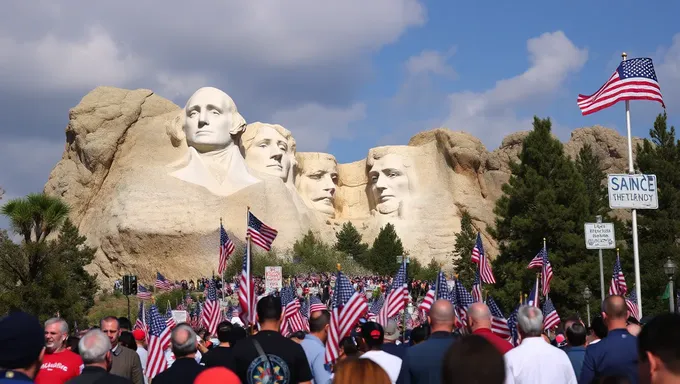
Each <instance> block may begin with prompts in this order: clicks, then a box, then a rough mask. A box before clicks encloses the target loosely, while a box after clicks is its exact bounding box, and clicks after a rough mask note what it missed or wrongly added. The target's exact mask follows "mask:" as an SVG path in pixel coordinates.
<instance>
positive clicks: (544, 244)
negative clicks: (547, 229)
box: [539, 237, 549, 300]
mask: <svg viewBox="0 0 680 384" xmlns="http://www.w3.org/2000/svg"><path fill="white" fill-rule="evenodd" d="M543 252H545V254H546V255H547V254H548V246H547V245H546V241H545V237H544V238H543ZM546 259H547V256H546ZM544 268H545V266H544ZM539 275H540V274H539ZM543 289H545V287H543ZM548 293H549V292H546V294H545V298H546V300H547V299H548Z"/></svg>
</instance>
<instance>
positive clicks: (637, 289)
mask: <svg viewBox="0 0 680 384" xmlns="http://www.w3.org/2000/svg"><path fill="white" fill-rule="evenodd" d="M621 58H622V59H623V61H626V59H627V58H628V54H627V53H626V52H623V53H622V54H621ZM626 129H627V130H628V171H629V172H628V173H630V174H631V175H632V174H634V173H635V166H634V164H633V135H632V133H631V128H630V101H629V100H626ZM631 216H632V217H631V222H632V224H633V264H634V266H635V294H636V295H637V305H638V316H639V317H640V318H642V283H641V282H640V251H639V249H638V228H637V210H636V209H633V210H632V212H631Z"/></svg>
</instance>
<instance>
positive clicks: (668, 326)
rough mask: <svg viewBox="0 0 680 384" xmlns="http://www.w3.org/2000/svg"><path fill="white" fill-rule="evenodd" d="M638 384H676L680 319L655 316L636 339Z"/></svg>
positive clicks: (679, 371)
mask: <svg viewBox="0 0 680 384" xmlns="http://www.w3.org/2000/svg"><path fill="white" fill-rule="evenodd" d="M637 352H638V359H639V379H640V383H643V384H647V383H651V384H665V383H680V315H678V314H676V313H667V314H663V315H659V316H656V317H655V318H653V319H652V320H650V321H649V323H647V324H646V325H645V326H644V327H643V328H642V330H641V331H640V334H639V335H638V350H637Z"/></svg>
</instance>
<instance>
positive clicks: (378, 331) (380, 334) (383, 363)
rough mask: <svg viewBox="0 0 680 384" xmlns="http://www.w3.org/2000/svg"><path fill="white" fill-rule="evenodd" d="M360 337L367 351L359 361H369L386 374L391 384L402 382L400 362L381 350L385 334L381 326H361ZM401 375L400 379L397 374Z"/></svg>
mask: <svg viewBox="0 0 680 384" xmlns="http://www.w3.org/2000/svg"><path fill="white" fill-rule="evenodd" d="M361 337H362V338H363V339H364V341H365V342H366V347H367V348H368V350H367V351H366V352H365V353H364V354H362V355H361V357H360V358H361V359H371V360H373V362H375V363H376V364H378V365H379V366H380V367H381V368H382V369H384V370H385V372H387V376H389V377H390V382H392V384H394V383H397V382H400V383H401V382H403V380H404V379H403V375H404V373H403V372H404V370H402V369H401V368H402V364H403V362H402V360H401V359H400V358H399V357H397V356H395V355H392V354H390V353H387V352H385V351H383V350H382V347H383V341H384V337H385V333H384V330H383V327H382V325H380V324H378V323H376V322H373V321H369V322H366V323H364V324H363V325H362V326H361ZM400 373H402V377H401V378H400V377H399V374H400Z"/></svg>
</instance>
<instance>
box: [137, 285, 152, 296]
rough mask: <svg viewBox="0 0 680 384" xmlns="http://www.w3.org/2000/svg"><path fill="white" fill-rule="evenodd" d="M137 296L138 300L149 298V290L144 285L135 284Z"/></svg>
mask: <svg viewBox="0 0 680 384" xmlns="http://www.w3.org/2000/svg"><path fill="white" fill-rule="evenodd" d="M137 298H138V299H140V300H150V299H151V291H149V290H148V289H147V288H146V287H145V286H143V285H142V284H139V285H138V286H137Z"/></svg>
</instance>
